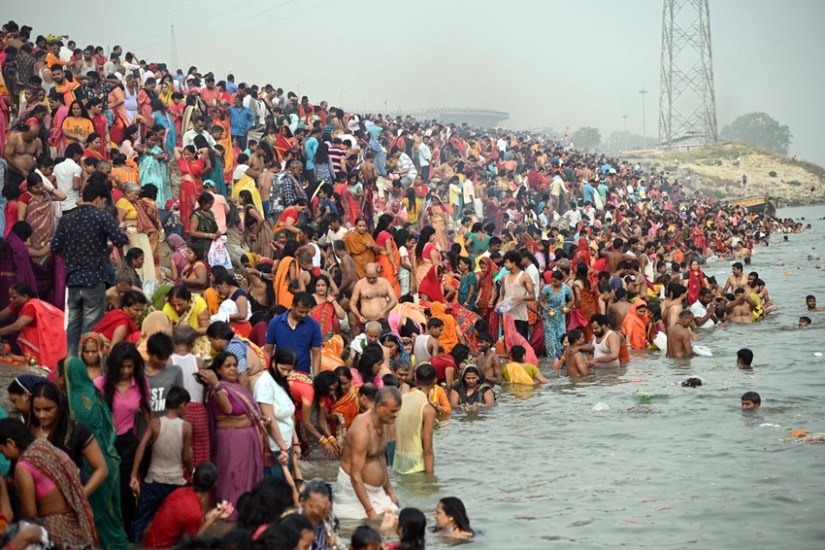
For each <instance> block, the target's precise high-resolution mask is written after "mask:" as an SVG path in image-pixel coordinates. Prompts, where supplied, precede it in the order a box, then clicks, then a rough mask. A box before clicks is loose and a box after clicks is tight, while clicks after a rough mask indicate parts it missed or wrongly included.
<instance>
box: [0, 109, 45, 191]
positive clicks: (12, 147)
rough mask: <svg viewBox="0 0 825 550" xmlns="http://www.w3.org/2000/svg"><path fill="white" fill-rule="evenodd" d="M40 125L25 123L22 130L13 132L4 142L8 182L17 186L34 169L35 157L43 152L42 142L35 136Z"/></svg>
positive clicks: (38, 131)
mask: <svg viewBox="0 0 825 550" xmlns="http://www.w3.org/2000/svg"><path fill="white" fill-rule="evenodd" d="M39 133H40V125H38V124H34V123H32V124H27V125H26V126H25V130H24V131H22V132H14V133H12V134H11V136H10V137H9V140H8V142H7V143H6V152H5V155H4V156H5V159H6V162H7V163H8V165H9V171H8V174H9V175H8V179H9V184H11V185H17V186H19V185H20V184H21V183H23V182H24V181H25V180H26V176H28V175H29V172H31V171H32V170H34V167H35V164H36V162H37V161H36V159H37V157H39V156H40V155H42V154H43V142H41V141H40V138H39V137H37V136H38V134H39Z"/></svg>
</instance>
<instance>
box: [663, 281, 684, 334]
mask: <svg viewBox="0 0 825 550" xmlns="http://www.w3.org/2000/svg"><path fill="white" fill-rule="evenodd" d="M686 297H687V287H685V286H684V285H680V284H678V283H670V284H669V285H667V294H666V297H665V299H664V301H663V302H662V321H664V322H665V326H666V327H667V328H670V327H672V326H673V325H675V324H676V322H677V321H678V319H679V312H680V311H682V309H683V308H684V304H685V298H686Z"/></svg>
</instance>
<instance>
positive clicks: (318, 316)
mask: <svg viewBox="0 0 825 550" xmlns="http://www.w3.org/2000/svg"><path fill="white" fill-rule="evenodd" d="M329 288H330V285H329V277H327V276H326V275H319V276H318V278H317V279H316V280H315V289H314V290H313V289H309V290H310V291H312V297H313V298H315V307H313V308H312V309H311V310H310V311H309V315H310V317H312V318H313V319H315V320H316V321H318V324H319V325H321V339H322V340H324V341H326V340H327V339H329V338H331V337H332V336H334V335H335V334H337V333H338V331H339V329H340V319H343V318H345V317H346V315H347V313H346V312H345V311H344V308H342V307H341V305H340V304H339V303H338V301H337V300H336V299H335V298H334V297H333V296H332V295H330V292H329Z"/></svg>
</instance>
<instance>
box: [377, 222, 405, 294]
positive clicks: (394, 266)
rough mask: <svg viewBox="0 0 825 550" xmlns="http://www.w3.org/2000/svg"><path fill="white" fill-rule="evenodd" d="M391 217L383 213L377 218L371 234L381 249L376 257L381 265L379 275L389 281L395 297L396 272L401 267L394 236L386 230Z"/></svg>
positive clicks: (399, 286) (397, 292)
mask: <svg viewBox="0 0 825 550" xmlns="http://www.w3.org/2000/svg"><path fill="white" fill-rule="evenodd" d="M393 219H394V216H393V215H392V214H383V215H382V216H381V217H380V218H378V225H376V227H375V231H374V232H373V234H372V235H373V237H374V238H375V243H376V244H377V245H378V246H379V247H381V249H382V250H383V253H382V254H378V256H377V258H376V261H377V262H378V265H379V266H380V267H381V272H380V273H381V276H382V277H383V278H385V279H386V280H387V281H389V283H390V286H392V289H393V291H394V292H395V297H396V298H400V297H401V281H400V280H399V278H398V272H399V270H400V269H401V254H400V253H399V252H398V246H397V245H396V244H395V238H394V237H393V235H392V233H390V232H389V231H388V229H389V227H390V224H391V223H392V221H393Z"/></svg>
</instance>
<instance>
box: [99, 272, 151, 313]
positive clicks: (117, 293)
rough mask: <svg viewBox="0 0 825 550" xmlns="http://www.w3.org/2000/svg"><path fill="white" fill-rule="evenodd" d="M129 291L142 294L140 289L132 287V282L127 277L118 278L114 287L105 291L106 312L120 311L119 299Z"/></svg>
mask: <svg viewBox="0 0 825 550" xmlns="http://www.w3.org/2000/svg"><path fill="white" fill-rule="evenodd" d="M130 290H136V291H138V292H143V289H142V288H138V287H136V286H132V281H131V279H129V277H126V276H120V277H118V278H117V280H116V281H115V286H113V287H111V288H109V289H108V290H106V311H112V310H114V309H120V300H121V298H123V295H124V294H126V293H127V292H129V291H130Z"/></svg>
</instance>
